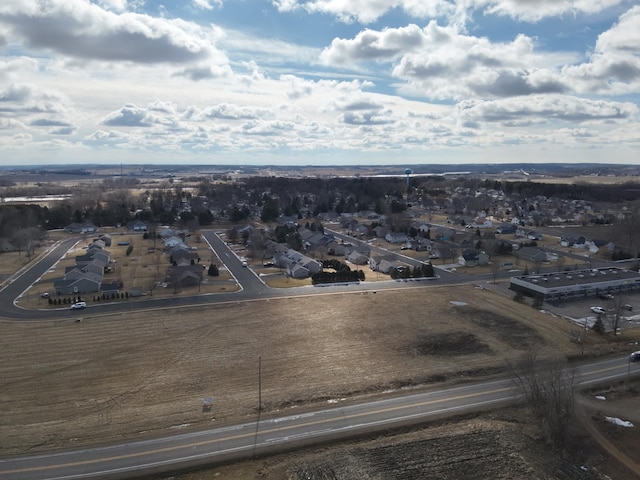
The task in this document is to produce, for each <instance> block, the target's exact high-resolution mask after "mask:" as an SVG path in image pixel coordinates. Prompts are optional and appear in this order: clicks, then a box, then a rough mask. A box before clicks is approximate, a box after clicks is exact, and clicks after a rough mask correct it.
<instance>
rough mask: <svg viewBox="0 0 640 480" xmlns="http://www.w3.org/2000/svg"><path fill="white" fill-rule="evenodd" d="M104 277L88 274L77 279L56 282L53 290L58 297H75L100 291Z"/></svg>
mask: <svg viewBox="0 0 640 480" xmlns="http://www.w3.org/2000/svg"><path fill="white" fill-rule="evenodd" d="M101 283H102V277H99V276H97V275H94V274H91V273H87V274H85V275H83V276H79V277H77V278H68V279H67V278H64V279H61V280H55V281H54V282H53V288H54V289H55V291H56V293H57V294H58V295H75V294H85V293H95V292H99V291H100V286H101Z"/></svg>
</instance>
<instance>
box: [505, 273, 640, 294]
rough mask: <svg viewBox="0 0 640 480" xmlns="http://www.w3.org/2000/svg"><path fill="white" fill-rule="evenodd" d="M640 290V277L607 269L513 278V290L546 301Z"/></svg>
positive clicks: (635, 274) (511, 285) (510, 287)
mask: <svg viewBox="0 0 640 480" xmlns="http://www.w3.org/2000/svg"><path fill="white" fill-rule="evenodd" d="M639 288H640V274H638V273H637V272H634V271H631V270H623V269H621V268H615V267H606V268H594V269H586V270H573V271H569V272H558V273H546V274H539V275H522V276H518V277H512V278H511V283H510V285H509V289H511V290H513V291H515V292H520V293H522V294H524V295H527V296H531V297H542V298H543V299H544V300H545V301H553V300H560V299H566V298H577V297H591V296H596V295H601V294H615V293H618V292H628V291H631V290H637V289H639Z"/></svg>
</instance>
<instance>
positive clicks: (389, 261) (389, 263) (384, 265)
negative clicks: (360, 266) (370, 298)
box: [369, 255, 398, 273]
mask: <svg viewBox="0 0 640 480" xmlns="http://www.w3.org/2000/svg"><path fill="white" fill-rule="evenodd" d="M397 266H398V263H397V261H396V257H395V255H382V256H381V255H374V256H372V257H371V258H369V267H370V268H371V270H373V271H374V272H381V273H389V272H390V271H391V269H392V268H396V267H397Z"/></svg>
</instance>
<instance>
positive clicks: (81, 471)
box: [0, 357, 640, 480]
mask: <svg viewBox="0 0 640 480" xmlns="http://www.w3.org/2000/svg"><path fill="white" fill-rule="evenodd" d="M576 372H577V376H576V378H577V383H578V384H579V385H582V386H585V385H588V384H592V383H600V382H605V381H610V380H614V379H621V378H624V377H625V376H627V375H634V376H635V375H638V374H639V373H640V364H631V363H629V362H628V360H627V357H623V358H620V357H617V358H611V359H607V360H600V361H597V362H592V363H588V364H584V365H582V366H580V367H577V368H576ZM519 398H520V393H519V391H518V390H517V389H516V388H515V387H514V386H513V384H512V383H511V381H510V380H496V381H489V382H480V383H472V384H467V385H463V386H458V387H451V388H446V389H441V390H435V391H429V392H424V393H414V394H410V395H403V396H394V397H390V398H386V399H382V400H375V401H369V402H364V403H357V404H349V405H347V404H345V405H340V404H337V405H335V406H333V407H331V408H327V409H324V410H316V411H309V412H305V413H300V414H295V415H287V416H281V417H269V418H264V419H262V420H261V421H260V422H259V423H258V421H257V419H256V421H255V422H249V423H240V424H236V425H227V426H224V427H220V428H214V429H209V430H205V431H199V432H193V433H186V434H181V435H172V436H167V437H163V438H157V439H152V440H142V441H134V442H128V443H123V444H118V445H108V446H96V447H90V448H83V449H78V450H73V451H65V452H56V453H50V454H40V455H31V456H23V457H14V458H4V459H0V479H5V478H6V479H9V478H10V479H12V480H32V479H33V480H35V479H38V480H41V479H45V478H46V479H74V478H128V477H131V476H133V475H134V474H135V475H143V474H157V473H161V472H169V471H175V470H178V469H181V468H186V467H193V466H196V465H204V464H212V463H215V462H222V461H228V460H231V459H239V458H250V457H252V456H254V455H259V454H270V453H274V452H278V451H281V450H283V449H291V448H297V447H300V446H302V445H306V444H312V443H317V442H320V441H326V440H330V439H338V438H345V437H349V436H353V435H356V434H361V433H364V432H372V431H381V430H386V429H389V428H391V427H397V426H401V425H405V424H415V423H419V422H423V421H427V420H429V419H432V418H436V417H443V416H447V415H453V414H459V413H462V412H468V411H476V410H482V409H488V408H495V407H498V406H502V405H507V404H511V403H514V402H517V401H518V400H519Z"/></svg>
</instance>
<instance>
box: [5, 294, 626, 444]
mask: <svg viewBox="0 0 640 480" xmlns="http://www.w3.org/2000/svg"><path fill="white" fill-rule="evenodd" d="M452 301H464V302H466V303H467V305H459V306H454V305H453V304H451V303H450V302H452ZM83 313H85V316H84V317H82V321H81V322H77V323H76V322H74V321H73V320H72V319H69V320H63V321H53V322H51V321H46V322H34V323H0V337H1V338H2V339H3V349H2V362H1V363H0V409H1V411H2V412H3V421H2V423H1V424H0V438H1V439H2V449H1V453H2V454H3V455H7V454H18V453H25V452H37V451H41V450H48V449H54V448H62V447H70V446H73V445H84V444H90V443H94V442H100V443H102V442H109V441H117V440H122V439H129V438H138V437H140V436H143V435H161V434H166V433H170V432H174V431H175V430H176V429H179V428H204V427H209V426H214V425H221V424H223V423H225V422H230V421H235V420H246V419H247V418H252V417H253V415H255V412H256V408H257V404H256V403H257V385H256V383H257V382H256V375H257V367H258V357H262V375H263V376H262V398H263V402H264V411H265V414H266V415H269V414H271V413H278V412H286V411H288V410H290V409H292V408H300V407H301V406H319V405H325V404H326V402H327V401H328V400H330V399H337V398H350V399H351V398H360V397H362V396H364V395H372V394H377V393H381V392H383V391H387V390H397V389H400V388H402V387H404V386H428V385H432V384H435V383H438V384H441V383H443V382H445V383H446V382H459V381H466V380H469V379H476V378H481V377H484V376H486V375H491V374H495V373H499V372H500V371H501V370H502V368H503V366H504V362H505V359H508V358H513V357H514V356H515V355H518V354H519V353H521V352H522V351H524V350H525V349H527V348H531V347H533V348H536V349H537V350H538V351H540V352H547V353H553V352H558V351H563V352H566V353H567V354H571V355H578V354H579V348H578V346H577V345H575V344H572V343H570V341H569V335H568V332H569V330H570V329H571V326H570V325H568V324H567V323H565V322H564V321H561V320H558V319H555V318H550V317H548V316H546V315H544V314H542V313H540V312H538V311H537V310H534V309H532V308H531V307H529V306H526V305H521V304H516V303H514V302H513V301H512V300H510V299H508V298H506V297H503V296H501V295H499V294H496V293H492V292H489V291H487V290H480V289H475V288H472V287H459V288H456V289H455V290H453V289H447V288H441V287H435V288H416V289H411V290H399V291H390V292H379V293H375V294H374V293H355V294H341V295H331V296H329V297H328V296H326V295H318V296H313V297H305V298H303V299H289V300H270V301H260V302H248V303H242V304H240V303H231V304H226V305H212V306H210V307H199V308H195V307H194V308H190V309H181V310H180V311H176V310H173V309H166V310H158V311H154V312H152V313H149V312H140V313H136V312H131V313H130V314H126V315H122V314H121V315H114V316H89V315H88V314H87V313H86V312H83ZM74 318H75V315H74ZM616 345H619V346H620V348H624V344H622V343H619V344H618V343H616V344H613V345H610V344H609V342H608V341H607V340H606V339H604V338H602V339H599V338H596V337H592V340H591V343H590V345H589V350H588V351H589V353H590V354H598V353H604V352H607V351H609V350H610V349H611V348H616ZM209 395H212V396H213V397H214V405H215V406H214V409H213V410H212V411H211V412H203V410H202V398H203V397H205V396H209Z"/></svg>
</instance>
